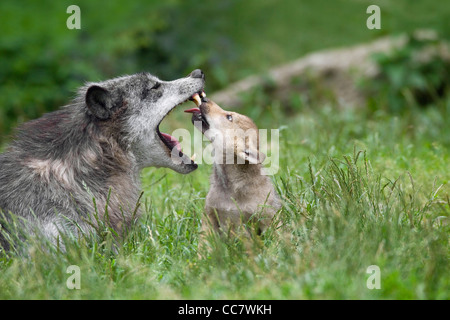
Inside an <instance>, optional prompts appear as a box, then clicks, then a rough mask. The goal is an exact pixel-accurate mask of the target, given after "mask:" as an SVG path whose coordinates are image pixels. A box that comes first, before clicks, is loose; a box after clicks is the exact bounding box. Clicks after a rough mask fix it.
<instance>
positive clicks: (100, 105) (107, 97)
mask: <svg viewBox="0 0 450 320" xmlns="http://www.w3.org/2000/svg"><path fill="white" fill-rule="evenodd" d="M86 105H87V107H88V108H89V110H90V111H91V112H92V114H93V115H94V116H96V117H97V118H98V119H100V120H107V119H109V118H110V117H111V115H112V112H111V108H112V99H111V94H110V93H109V91H108V90H106V89H104V88H102V87H99V86H92V87H89V89H88V90H87V92H86Z"/></svg>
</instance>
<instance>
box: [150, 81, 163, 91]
mask: <svg viewBox="0 0 450 320" xmlns="http://www.w3.org/2000/svg"><path fill="white" fill-rule="evenodd" d="M159 87H161V83H160V82H156V83H155V84H154V85H153V87H152V88H151V89H152V90H156V89H158V88H159Z"/></svg>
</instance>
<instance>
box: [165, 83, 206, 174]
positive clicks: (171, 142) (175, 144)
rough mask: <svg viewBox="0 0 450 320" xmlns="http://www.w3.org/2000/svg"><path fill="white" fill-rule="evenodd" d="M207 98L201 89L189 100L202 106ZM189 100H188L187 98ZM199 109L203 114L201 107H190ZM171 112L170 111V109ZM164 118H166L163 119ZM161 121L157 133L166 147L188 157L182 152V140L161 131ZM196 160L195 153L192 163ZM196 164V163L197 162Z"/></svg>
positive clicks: (191, 159) (179, 155) (180, 156)
mask: <svg viewBox="0 0 450 320" xmlns="http://www.w3.org/2000/svg"><path fill="white" fill-rule="evenodd" d="M205 98H206V94H205V92H204V91H200V92H196V93H194V94H193V95H192V96H191V97H190V98H189V99H188V100H190V101H194V103H195V105H196V106H197V107H199V106H200V104H201V102H202V100H203V99H205ZM186 101H187V100H186ZM186 101H183V102H182V103H185V102H186ZM182 103H180V104H182ZM175 107H176V106H174V108H172V110H173V109H175ZM194 109H195V110H198V113H199V114H200V115H201V113H200V109H199V108H193V109H189V110H194ZM189 110H186V111H185V112H188V111H189ZM191 112H193V111H191ZM169 113H170V111H169ZM166 116H167V115H166ZM163 120H164V119H163ZM161 122H162V120H161ZM161 122H160V123H159V124H158V126H157V127H156V133H157V134H158V136H159V138H160V139H161V141H162V142H163V143H164V145H166V147H167V148H168V149H169V150H170V152H171V154H174V152H178V157H179V158H180V159H183V158H185V157H186V158H187V156H185V154H184V153H183V152H182V149H181V144H180V142H179V141H178V140H177V139H176V138H175V137H172V136H171V135H170V134H167V133H164V132H161V131H160V130H159V126H160V124H161ZM194 160H195V155H193V156H192V157H191V158H190V161H191V162H190V164H192V165H193V164H195V162H194ZM195 165H196V164H195Z"/></svg>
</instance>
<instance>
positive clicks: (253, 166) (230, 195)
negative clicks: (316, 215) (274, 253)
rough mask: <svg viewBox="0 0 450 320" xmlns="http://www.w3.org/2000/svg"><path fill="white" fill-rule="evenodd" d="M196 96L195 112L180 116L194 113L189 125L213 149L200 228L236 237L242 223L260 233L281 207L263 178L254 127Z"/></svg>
mask: <svg viewBox="0 0 450 320" xmlns="http://www.w3.org/2000/svg"><path fill="white" fill-rule="evenodd" d="M195 98H196V99H195V101H196V104H197V106H198V108H193V109H189V110H185V112H189V113H193V115H192V122H193V123H194V126H195V127H196V128H197V129H199V130H200V131H202V133H203V134H204V135H205V136H206V137H207V138H208V140H210V141H211V143H212V145H213V149H214V164H213V172H212V174H211V186H210V190H209V192H208V195H207V197H206V207H205V217H206V221H205V220H204V221H203V222H202V226H203V230H204V231H206V232H208V230H211V229H213V230H215V231H219V230H221V232H225V233H230V232H231V233H237V232H239V229H240V228H241V227H242V226H243V225H244V224H247V223H253V225H255V226H256V229H255V231H256V233H257V234H260V233H262V232H263V231H264V230H265V229H266V228H267V227H268V226H269V224H270V223H271V222H272V220H273V218H274V216H275V214H276V213H277V211H278V210H279V209H280V207H281V203H280V200H279V198H278V195H277V193H276V192H275V189H274V187H273V185H272V182H271V180H270V178H269V177H268V176H267V175H264V174H263V170H264V168H263V166H262V162H263V161H264V159H265V155H264V154H263V153H261V152H260V151H259V136H258V128H257V127H256V125H255V124H254V123H253V121H252V120H251V119H250V118H248V117H246V116H244V115H241V114H239V113H236V112H229V111H225V110H223V109H222V108H220V107H219V106H218V105H217V104H216V103H214V102H213V101H211V100H208V99H206V98H205V97H203V98H202V99H200V97H198V96H195ZM209 226H210V227H209Z"/></svg>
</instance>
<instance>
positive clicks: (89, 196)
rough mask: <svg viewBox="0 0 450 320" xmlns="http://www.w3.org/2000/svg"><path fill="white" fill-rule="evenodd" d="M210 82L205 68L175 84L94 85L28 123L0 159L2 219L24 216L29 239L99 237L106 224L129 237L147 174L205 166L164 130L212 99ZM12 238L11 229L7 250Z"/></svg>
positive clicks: (142, 79) (130, 81) (148, 79)
mask: <svg viewBox="0 0 450 320" xmlns="http://www.w3.org/2000/svg"><path fill="white" fill-rule="evenodd" d="M204 84H205V77H204V74H203V72H202V71H201V70H194V71H193V72H192V73H190V74H189V75H188V76H187V77H185V78H181V79H177V80H174V81H162V80H160V79H158V78H157V77H155V76H153V75H151V74H149V73H145V72H144V73H139V74H135V75H129V76H123V77H118V78H115V79H111V80H107V81H103V82H98V83H87V84H86V85H84V86H83V87H81V88H80V89H79V90H78V95H77V96H76V97H75V98H74V100H73V101H72V102H71V103H70V104H69V105H67V106H65V107H63V108H61V109H60V110H59V111H56V112H52V113H48V114H46V115H44V116H43V117H41V118H39V119H37V120H33V121H29V122H26V123H25V124H23V125H22V126H21V127H20V128H19V129H18V130H17V132H16V134H15V137H14V139H13V142H12V143H11V144H10V146H9V147H8V148H7V150H6V152H5V153H3V154H1V155H0V211H1V212H0V218H1V217H3V222H5V221H6V222H8V221H9V220H11V219H12V218H11V217H13V216H14V217H16V216H18V217H20V221H23V223H21V225H22V226H23V228H24V230H25V233H27V232H28V231H30V232H31V229H34V230H39V232H41V233H42V234H43V235H44V236H46V237H48V238H50V239H52V241H55V239H57V237H58V235H59V232H60V231H61V230H65V231H68V232H71V233H73V234H79V232H80V231H81V232H91V231H92V230H93V228H94V229H95V227H96V225H97V224H98V222H99V221H105V220H107V223H108V224H109V225H110V226H111V227H112V228H113V229H114V230H115V232H117V234H119V235H120V234H122V233H123V232H124V230H126V229H127V228H128V227H130V225H131V224H132V223H133V221H135V220H136V219H137V218H138V217H139V210H136V205H137V202H138V200H139V197H140V180H139V174H140V171H141V169H143V168H145V167H150V166H152V167H167V168H171V169H173V170H175V171H176V172H179V173H183V174H186V173H189V172H191V171H193V170H195V169H196V168H197V164H195V163H194V162H193V161H191V160H190V159H189V157H187V156H186V155H185V154H183V153H182V151H181V149H180V148H179V143H178V142H177V141H176V140H175V139H172V137H171V136H170V135H168V134H165V133H162V132H160V130H159V125H160V123H161V121H162V120H163V119H164V117H165V116H166V115H167V114H168V113H169V112H170V111H171V110H172V109H173V108H175V107H176V106H177V105H179V104H181V103H183V102H185V101H186V100H189V99H191V98H192V96H193V95H194V94H196V93H201V94H202V95H204V93H203V88H204ZM173 150H176V153H177V155H178V156H179V158H178V159H177V161H174V160H173V159H172V158H173V157H172V154H173V152H172V151H173ZM180 159H181V160H182V161H179V160H180ZM93 199H95V201H93ZM11 213H12V214H11ZM93 216H95V218H94V217H93ZM7 235H8V223H3V226H1V228H0V245H2V246H3V247H4V248H7V247H8V244H9V241H7V238H8V237H7Z"/></svg>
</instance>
